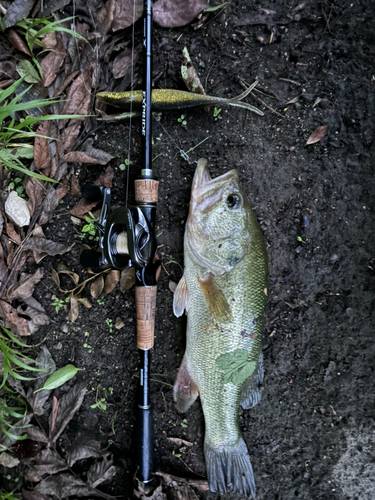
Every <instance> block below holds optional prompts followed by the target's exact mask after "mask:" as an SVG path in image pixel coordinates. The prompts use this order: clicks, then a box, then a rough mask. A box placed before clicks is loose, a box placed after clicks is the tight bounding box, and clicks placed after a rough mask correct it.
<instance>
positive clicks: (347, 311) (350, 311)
mask: <svg viewBox="0 0 375 500" xmlns="http://www.w3.org/2000/svg"><path fill="white" fill-rule="evenodd" d="M345 314H346V315H347V316H349V317H351V316H353V314H354V311H353V309H352V308H351V307H348V308H347V309H346V311H345Z"/></svg>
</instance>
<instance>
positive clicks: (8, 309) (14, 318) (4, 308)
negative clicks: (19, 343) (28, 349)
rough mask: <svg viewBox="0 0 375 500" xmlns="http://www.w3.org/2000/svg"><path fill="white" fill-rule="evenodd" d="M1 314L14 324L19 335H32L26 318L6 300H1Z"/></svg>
mask: <svg viewBox="0 0 375 500" xmlns="http://www.w3.org/2000/svg"><path fill="white" fill-rule="evenodd" d="M0 316H1V317H2V318H4V319H6V320H7V321H9V323H11V324H12V325H14V327H15V328H16V330H17V332H18V335H20V336H21V337H27V336H28V335H30V330H29V325H28V323H27V321H26V320H25V319H24V318H20V317H19V316H18V313H17V311H16V310H15V309H14V308H13V307H12V306H11V305H10V304H8V302H5V301H4V300H0Z"/></svg>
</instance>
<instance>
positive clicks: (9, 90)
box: [0, 78, 24, 102]
mask: <svg viewBox="0 0 375 500" xmlns="http://www.w3.org/2000/svg"><path fill="white" fill-rule="evenodd" d="M23 80H24V78H20V79H19V80H17V81H16V82H14V83H13V84H12V85H11V86H10V87H8V88H7V89H5V90H1V91H0V102H3V101H4V100H5V99H7V97H9V96H10V95H12V94H13V92H14V91H15V90H16V88H17V87H19V86H20V85H21V83H22V82H23Z"/></svg>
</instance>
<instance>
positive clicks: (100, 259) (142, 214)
mask: <svg viewBox="0 0 375 500" xmlns="http://www.w3.org/2000/svg"><path fill="white" fill-rule="evenodd" d="M151 70H152V0H144V14H143V89H142V116H141V143H142V167H143V168H142V170H141V175H140V177H139V178H138V179H137V180H135V182H134V185H135V186H134V187H135V204H134V205H129V206H128V205H127V204H126V206H124V207H121V208H118V209H116V210H114V211H113V212H110V209H111V190H110V189H108V188H104V187H94V186H83V188H82V195H83V196H84V197H85V198H88V199H90V200H96V199H97V200H98V201H99V200H100V199H103V205H102V210H101V213H100V217H99V220H98V221H97V222H96V223H95V225H96V227H97V228H98V230H99V233H100V239H99V247H100V249H101V252H100V253H98V252H93V251H92V250H84V251H83V252H82V254H81V263H82V265H83V266H84V267H102V266H108V265H109V266H111V267H113V268H115V269H119V270H122V269H125V268H126V267H134V268H135V277H136V283H135V302H136V320H137V321H136V325H137V348H138V351H139V357H140V373H139V386H138V402H137V403H138V406H137V434H136V441H137V443H136V464H137V472H136V475H137V478H138V479H139V480H140V481H142V482H143V483H148V482H150V481H151V480H152V479H153V474H152V473H153V472H154V424H153V411H152V406H151V401H150V390H149V379H150V376H149V375H150V351H151V349H152V347H153V346H154V329H155V307H156V290H157V276H158V272H159V271H160V269H159V267H160V263H159V262H158V261H156V262H155V256H156V248H157V244H156V237H155V231H154V229H155V218H156V205H157V201H158V187H159V182H158V181H157V180H156V179H155V178H154V176H153V172H152V142H151V119H152V115H151V92H152V74H151ZM129 126H130V125H129ZM129 147H130V146H129Z"/></svg>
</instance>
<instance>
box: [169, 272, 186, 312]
mask: <svg viewBox="0 0 375 500" xmlns="http://www.w3.org/2000/svg"><path fill="white" fill-rule="evenodd" d="M184 310H186V312H188V310H189V289H188V286H187V282H186V278H185V275H183V276H182V278H181V279H180V281H179V282H178V285H177V288H176V290H175V292H174V296H173V312H174V314H175V316H177V318H179V317H180V316H182V314H183V312H184Z"/></svg>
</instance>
